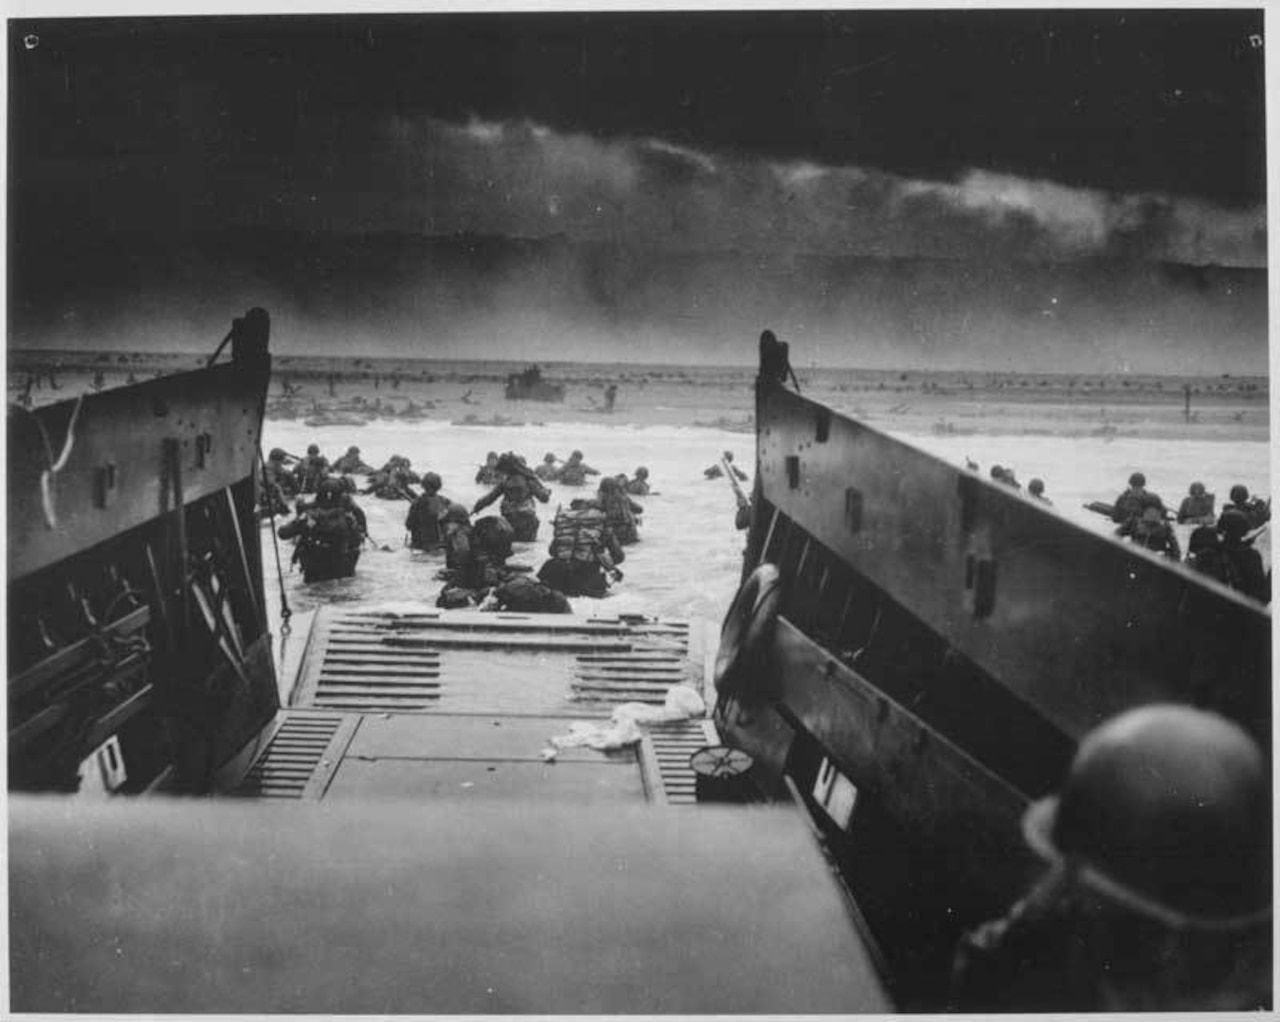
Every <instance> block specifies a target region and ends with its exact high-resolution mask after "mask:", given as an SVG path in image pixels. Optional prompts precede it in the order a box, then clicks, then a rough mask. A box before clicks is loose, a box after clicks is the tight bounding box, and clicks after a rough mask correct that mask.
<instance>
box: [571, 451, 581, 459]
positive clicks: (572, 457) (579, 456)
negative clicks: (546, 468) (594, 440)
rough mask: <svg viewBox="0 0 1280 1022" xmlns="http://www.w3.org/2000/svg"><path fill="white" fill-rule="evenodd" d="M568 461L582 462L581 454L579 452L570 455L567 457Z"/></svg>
mask: <svg viewBox="0 0 1280 1022" xmlns="http://www.w3.org/2000/svg"><path fill="white" fill-rule="evenodd" d="M569 460H570V461H581V460H582V452H581V451H574V452H573V453H572V454H570V455H569Z"/></svg>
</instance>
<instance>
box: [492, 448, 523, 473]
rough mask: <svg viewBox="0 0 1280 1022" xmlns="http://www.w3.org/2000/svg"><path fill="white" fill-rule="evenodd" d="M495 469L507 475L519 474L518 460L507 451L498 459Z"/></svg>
mask: <svg viewBox="0 0 1280 1022" xmlns="http://www.w3.org/2000/svg"><path fill="white" fill-rule="evenodd" d="M496 467H497V469H498V471H499V472H506V473H507V474H512V473H515V472H519V471H520V460H519V459H518V458H517V457H516V456H515V455H514V454H512V453H511V452H510V451H508V452H507V453H506V454H504V455H502V457H500V458H499V459H498V464H497V466H496Z"/></svg>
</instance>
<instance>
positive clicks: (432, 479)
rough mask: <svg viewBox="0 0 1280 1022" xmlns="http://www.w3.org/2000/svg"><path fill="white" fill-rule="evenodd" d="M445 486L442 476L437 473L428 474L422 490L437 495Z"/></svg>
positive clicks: (424, 478)
mask: <svg viewBox="0 0 1280 1022" xmlns="http://www.w3.org/2000/svg"><path fill="white" fill-rule="evenodd" d="M443 485H444V483H443V482H442V481H441V479H440V476H439V475H438V474H437V473H435V472H428V473H427V474H426V475H424V476H423V477H422V488H423V489H424V490H426V491H427V492H428V493H435V492H436V491H437V490H439V489H440V487H441V486H443Z"/></svg>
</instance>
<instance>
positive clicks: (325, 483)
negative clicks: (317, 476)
mask: <svg viewBox="0 0 1280 1022" xmlns="http://www.w3.org/2000/svg"><path fill="white" fill-rule="evenodd" d="M345 492H346V487H344V486H343V485H342V481H341V480H339V479H334V478H333V477H332V476H330V477H329V478H327V479H321V480H320V482H318V483H316V498H317V499H318V500H322V501H325V502H326V503H332V502H333V501H336V500H338V498H339V497H341V496H342V494H343V493H345Z"/></svg>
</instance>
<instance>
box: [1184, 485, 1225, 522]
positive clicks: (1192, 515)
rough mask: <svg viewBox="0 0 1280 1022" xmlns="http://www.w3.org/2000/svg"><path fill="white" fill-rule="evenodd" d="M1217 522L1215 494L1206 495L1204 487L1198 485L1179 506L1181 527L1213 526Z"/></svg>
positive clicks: (1193, 487) (1192, 488)
mask: <svg viewBox="0 0 1280 1022" xmlns="http://www.w3.org/2000/svg"><path fill="white" fill-rule="evenodd" d="M1215 521H1217V516H1216V515H1215V514H1214V511H1213V494H1212V493H1205V491H1204V487H1203V486H1200V485H1199V484H1196V485H1194V486H1192V487H1191V492H1190V493H1189V494H1187V496H1185V497H1183V498H1182V503H1181V504H1179V505H1178V524H1179V525H1212V524H1213V523H1214V522H1215Z"/></svg>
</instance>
